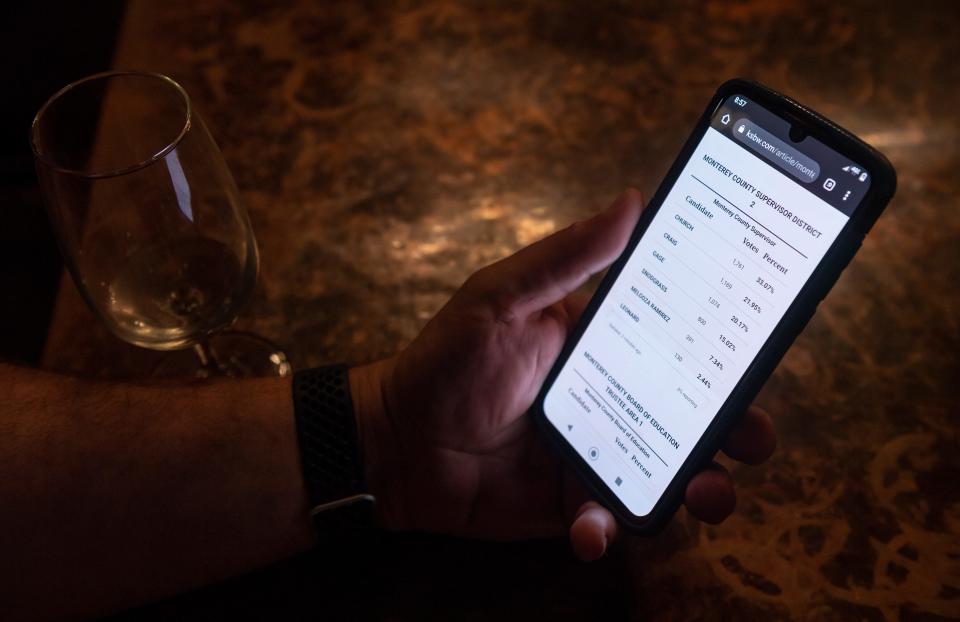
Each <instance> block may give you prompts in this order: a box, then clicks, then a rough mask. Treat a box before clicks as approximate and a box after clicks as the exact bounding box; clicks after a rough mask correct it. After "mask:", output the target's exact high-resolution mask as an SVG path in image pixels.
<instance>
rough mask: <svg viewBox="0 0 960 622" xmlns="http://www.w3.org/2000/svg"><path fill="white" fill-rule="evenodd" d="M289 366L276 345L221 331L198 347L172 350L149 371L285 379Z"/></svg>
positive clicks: (183, 375) (169, 375) (160, 374)
mask: <svg viewBox="0 0 960 622" xmlns="http://www.w3.org/2000/svg"><path fill="white" fill-rule="evenodd" d="M292 373H293V367H291V365H290V361H289V360H287V355H286V354H284V353H283V350H281V349H280V348H279V347H277V345H276V344H274V343H272V342H271V341H269V340H267V339H264V338H263V337H259V336H257V335H254V334H252V333H247V332H242V331H224V332H222V333H218V334H217V335H214V336H212V337H210V338H209V339H208V340H207V341H206V342H205V343H204V344H203V345H202V346H201V345H195V346H194V347H193V348H187V349H185V350H176V351H173V352H170V353H169V354H167V355H166V356H164V357H163V358H162V359H161V360H160V362H159V363H158V364H157V366H156V367H155V368H154V370H153V374H152V375H153V377H154V378H171V379H172V378H194V379H205V378H268V377H271V376H274V377H278V378H285V377H287V376H289V375H290V374H292Z"/></svg>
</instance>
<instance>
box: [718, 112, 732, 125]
mask: <svg viewBox="0 0 960 622" xmlns="http://www.w3.org/2000/svg"><path fill="white" fill-rule="evenodd" d="M720 123H723V124H724V125H726V124H727V123H730V115H728V114H725V115H723V116H722V117H720Z"/></svg>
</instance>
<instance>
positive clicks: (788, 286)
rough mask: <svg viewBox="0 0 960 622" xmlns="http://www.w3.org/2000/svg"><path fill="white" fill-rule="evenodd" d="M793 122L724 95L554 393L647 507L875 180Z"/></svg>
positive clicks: (596, 455)
mask: <svg viewBox="0 0 960 622" xmlns="http://www.w3.org/2000/svg"><path fill="white" fill-rule="evenodd" d="M790 128H791V125H790V123H789V122H788V121H787V120H785V119H783V118H781V117H779V116H777V115H776V114H774V113H773V112H771V111H770V110H768V109H766V108H764V107H762V106H760V105H759V104H757V103H756V102H753V101H751V100H750V99H748V98H747V97H744V96H741V95H734V96H731V97H729V98H728V99H726V100H724V101H723V102H722V103H721V105H720V106H719V107H718V108H717V110H716V111H715V112H714V113H713V115H712V117H711V120H710V124H709V127H708V128H707V129H706V133H705V134H704V135H703V137H702V138H701V139H700V142H699V144H697V146H696V148H695V150H694V152H693V155H692V157H691V158H690V159H689V160H688V161H687V162H686V164H685V165H684V167H683V169H682V172H681V173H680V175H679V176H678V177H677V179H676V182H675V183H674V184H673V186H672V187H671V188H670V189H669V191H668V193H667V194H666V196H665V199H664V200H663V202H662V204H661V205H660V208H659V210H658V212H657V213H656V215H655V216H654V218H653V219H652V221H651V222H650V224H649V226H648V228H647V230H646V231H645V233H644V234H643V237H642V238H641V239H640V241H639V243H638V244H637V246H636V247H635V249H634V250H633V252H632V253H631V255H630V256H629V258H628V259H627V261H626V263H625V265H624V267H623V269H622V271H621V272H620V274H619V276H618V277H617V279H616V281H615V282H614V284H613V285H612V287H611V289H610V291H609V292H608V294H607V296H606V297H605V299H604V300H603V302H602V303H601V304H600V306H599V307H598V309H597V311H596V314H595V315H594V317H593V319H592V321H591V322H590V324H589V326H588V327H587V328H586V329H585V331H584V333H583V334H582V336H581V337H580V339H579V341H578V342H577V343H576V345H575V346H574V348H573V350H572V353H571V354H570V356H569V358H568V359H567V361H566V364H565V365H564V366H563V368H562V369H561V370H560V372H559V373H558V375H557V377H556V379H555V381H554V383H553V384H552V385H551V387H550V389H549V390H548V392H547V393H546V395H545V398H544V406H543V409H544V412H545V415H546V417H547V420H548V421H549V422H550V423H551V424H552V425H553V426H554V427H555V428H556V429H557V430H558V431H559V432H560V434H561V435H562V436H563V437H564V438H565V439H566V440H567V442H568V443H569V444H570V445H571V447H572V448H573V449H574V450H575V451H576V452H577V453H578V454H579V455H581V456H583V458H584V460H585V463H586V464H587V465H589V467H590V468H592V469H593V470H594V471H595V472H596V474H597V475H598V476H599V477H600V479H601V480H602V481H603V482H605V483H606V485H607V487H608V488H609V489H610V490H611V491H613V493H614V494H615V495H617V497H618V498H619V499H620V500H621V501H622V503H623V504H624V505H625V506H626V508H627V509H628V510H629V511H630V512H631V513H633V514H634V515H636V516H645V515H647V514H649V513H650V511H651V510H652V509H653V507H654V505H655V504H656V503H657V501H658V500H659V499H660V497H661V496H662V495H663V493H664V491H665V489H666V488H667V486H668V485H669V484H670V482H671V480H672V479H673V478H674V477H675V476H676V474H677V472H678V471H679V469H680V467H681V465H682V464H683V463H684V461H685V460H686V458H687V457H688V456H689V454H690V452H691V450H692V449H693V448H694V446H695V445H696V444H697V442H698V440H699V439H700V437H701V436H702V435H703V433H704V431H705V430H706V429H707V427H708V426H709V425H710V423H711V422H712V421H713V419H714V418H715V416H716V415H717V413H718V411H719V410H720V408H721V406H722V405H723V404H724V402H725V401H726V400H727V398H728V397H729V395H730V393H731V392H732V391H733V389H734V387H735V386H736V385H737V383H738V381H739V380H740V378H741V376H743V374H744V373H745V372H746V370H747V369H748V367H749V366H750V364H751V363H752V362H753V360H754V358H755V357H756V356H757V353H758V352H759V351H760V350H761V348H762V347H763V345H764V343H765V342H766V341H767V339H768V338H769V336H770V334H771V333H772V332H773V330H774V328H775V327H776V326H777V324H778V323H779V322H780V321H781V320H782V318H783V317H784V314H785V312H786V311H787V309H788V307H789V306H790V304H791V303H792V302H793V300H794V298H795V297H796V296H797V294H798V293H799V292H800V290H801V289H802V288H803V286H804V284H805V283H806V281H807V279H809V278H810V276H811V274H812V273H813V272H814V270H815V269H816V267H817V265H818V264H819V262H820V261H821V260H822V259H823V257H824V255H825V254H826V252H827V250H828V249H829V247H830V245H831V244H832V243H833V242H834V240H835V239H836V238H837V235H838V234H839V233H840V231H841V229H843V227H844V225H845V224H846V223H847V221H848V220H849V218H850V216H851V215H852V214H853V211H854V210H855V208H856V206H857V205H858V204H859V202H860V201H861V200H862V199H863V197H864V195H865V194H866V192H867V189H868V188H869V186H870V174H869V172H868V171H867V170H866V169H865V168H863V167H862V166H861V165H859V164H858V163H856V162H851V161H850V160H849V159H845V158H844V156H842V155H841V154H840V153H839V152H836V151H834V150H832V149H831V148H829V147H828V146H826V145H825V144H823V143H821V142H819V141H817V140H816V139H815V138H813V137H806V138H804V139H803V140H800V141H796V140H793V139H791V137H790V133H791V132H790ZM794 138H796V136H794Z"/></svg>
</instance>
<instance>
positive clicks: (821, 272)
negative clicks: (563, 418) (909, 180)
mask: <svg viewBox="0 0 960 622" xmlns="http://www.w3.org/2000/svg"><path fill="white" fill-rule="evenodd" d="M732 95H745V96H746V97H748V98H750V99H752V100H753V101H755V102H757V103H758V104H760V105H762V106H764V107H765V108H767V109H768V110H770V111H771V112H773V113H774V114H776V115H778V116H780V117H783V118H785V119H787V120H789V121H790V122H791V123H794V124H799V125H800V126H802V127H803V128H804V129H805V130H806V132H807V133H808V134H809V135H811V136H813V137H814V138H816V139H817V140H819V141H821V142H822V143H824V144H826V145H827V146H829V147H831V148H833V149H835V150H836V151H838V152H840V153H842V154H845V155H847V156H849V157H850V158H851V160H853V161H856V162H860V163H861V164H863V165H865V166H866V168H867V170H869V171H870V174H871V176H872V182H871V185H870V188H869V190H868V191H867V194H866V196H865V197H864V198H863V201H862V202H861V203H860V205H859V206H858V207H857V209H856V210H855V211H854V214H853V216H852V217H851V218H850V220H849V221H848V222H847V224H846V225H845V226H844V228H843V229H842V230H841V232H840V234H839V235H838V236H837V239H836V240H835V241H834V242H833V244H832V245H831V246H830V248H829V249H828V250H827V252H826V254H825V255H824V257H823V259H822V260H821V262H820V265H819V266H818V267H817V269H816V270H814V272H813V274H812V275H811V276H810V278H809V279H808V280H807V282H806V284H805V285H804V286H803V288H802V289H801V290H800V292H799V293H798V294H797V297H796V299H795V300H794V301H793V304H791V305H790V307H789V308H788V309H787V311H786V313H785V314H784V317H783V319H782V320H781V321H780V323H779V324H778V325H777V326H776V328H774V330H773V331H772V333H771V334H770V337H769V339H768V340H767V342H766V343H765V344H764V346H763V347H762V348H761V349H760V351H759V353H758V354H757V356H756V358H755V359H754V361H753V363H752V364H751V365H750V366H749V367H748V368H747V371H746V372H745V373H744V375H743V376H742V377H741V378H740V381H739V382H738V383H737V385H736V386H735V387H734V389H733V391H732V392H731V394H730V396H729V397H728V398H727V401H726V402H724V404H723V405H722V406H721V407H720V410H719V411H718V413H717V416H716V417H715V418H714V420H713V421H712V422H711V423H710V425H709V426H708V427H707V430H706V432H704V434H703V436H702V437H701V438H700V440H699V441H698V442H697V444H696V445H695V446H694V448H693V449H692V450H691V452H690V455H689V456H688V457H687V459H686V460H685V461H684V463H683V464H682V465H681V467H680V469H679V470H678V472H677V475H676V476H675V477H674V479H673V481H671V482H670V484H669V485H668V486H667V489H666V490H665V492H664V494H663V496H661V497H660V500H659V501H658V502H657V503H656V505H655V506H654V508H653V510H651V512H650V514H648V515H646V516H635V515H634V514H633V513H631V512H630V511H629V510H628V509H627V508H626V506H625V505H624V504H623V503H622V502H621V501H620V500H619V499H618V498H617V496H616V494H614V493H613V492H612V491H611V490H610V488H609V487H608V486H607V485H606V484H605V483H604V482H603V481H602V480H601V479H600V477H599V476H597V475H596V474H595V473H594V472H593V470H592V469H591V468H590V467H589V466H588V465H587V463H586V462H585V461H584V459H583V458H582V457H581V456H580V455H579V454H577V453H576V452H575V451H574V450H573V448H572V447H571V446H570V445H569V444H568V443H567V441H566V439H565V438H564V437H563V436H562V435H561V434H560V432H559V431H558V430H557V429H556V428H554V427H553V425H552V424H551V423H550V422H549V421H548V420H547V418H546V415H545V413H544V410H543V400H544V398H545V397H546V394H547V391H548V390H549V389H550V387H551V386H552V385H553V383H554V382H555V380H556V378H557V374H559V372H560V369H561V368H562V367H563V365H564V364H566V362H567V359H568V358H569V357H570V354H571V351H572V350H573V348H574V346H575V344H576V343H577V342H578V341H579V339H580V337H581V336H582V335H583V332H584V330H586V327H587V326H588V325H589V323H590V322H591V321H592V320H593V317H594V315H595V314H596V312H597V309H598V308H599V306H600V303H601V302H602V301H603V300H604V298H606V296H607V294H608V292H609V291H610V288H611V287H612V286H613V283H614V282H615V281H616V279H617V277H618V276H619V275H620V272H621V270H623V267H624V265H625V264H626V261H627V259H628V258H629V257H630V255H631V254H632V253H633V250H634V248H636V246H637V244H638V243H639V241H640V238H641V237H643V234H644V233H645V232H646V230H647V227H648V226H649V224H650V222H651V221H652V220H653V217H654V216H655V215H656V213H657V212H658V211H659V209H660V207H661V205H662V204H663V201H664V200H665V198H666V196H667V193H668V192H669V191H670V189H671V188H672V187H673V185H674V183H675V182H676V180H677V178H678V177H679V175H680V173H681V171H682V170H683V167H684V165H685V164H686V162H687V160H689V159H690V156H691V155H692V154H693V152H694V150H695V149H696V146H697V144H698V143H699V142H700V139H701V138H702V137H703V135H704V134H705V133H706V131H707V128H708V127H709V125H710V119H711V117H712V115H713V113H714V112H715V111H716V110H717V108H718V107H719V106H720V104H721V103H722V102H723V101H724V100H726V99H727V98H728V97H730V96H732ZM895 189H896V172H895V171H894V169H893V167H892V166H891V165H890V163H889V162H888V161H887V159H886V158H885V157H884V156H883V154H881V153H880V152H879V151H877V150H875V149H873V148H872V147H870V146H869V145H867V144H866V143H864V142H863V141H861V140H860V139H858V138H857V137H855V136H854V135H852V134H851V133H850V132H848V131H846V130H844V129H843V128H841V127H839V126H837V125H836V124H834V123H833V122H831V121H829V120H828V119H825V118H824V117H822V116H821V115H819V114H817V113H816V112H814V111H813V110H810V109H809V108H806V107H804V106H802V105H800V104H799V103H797V102H795V101H794V100H792V99H790V98H789V97H786V96H784V95H781V94H780V93H777V92H776V91H773V90H771V89H769V88H767V87H765V86H763V85H761V84H758V83H756V82H752V81H749V80H744V79H739V78H738V79H733V80H730V81H728V82H725V83H724V84H722V85H721V86H720V88H719V89H717V92H716V93H715V94H714V96H713V98H712V99H711V100H710V103H709V104H708V106H707V108H706V110H704V112H703V114H702V115H701V116H700V119H699V120H698V122H697V125H696V126H695V128H694V131H693V133H692V134H691V135H690V137H689V138H688V139H687V141H686V143H685V144H684V146H683V149H681V151H680V154H679V155H678V156H677V159H676V160H675V161H674V163H673V164H672V165H671V167H670V170H669V171H668V172H667V175H666V177H665V178H664V180H663V182H661V184H660V187H659V188H658V189H657V191H656V193H655V194H654V195H653V197H652V199H651V200H650V202H649V204H648V206H647V208H646V209H645V210H644V212H643V215H642V216H641V217H640V221H639V222H638V223H637V226H636V228H635V229H634V231H633V233H632V234H631V236H630V240H629V242H628V243H627V247H626V249H625V250H624V251H623V253H622V254H621V255H620V257H619V258H618V259H617V260H616V261H615V262H614V263H613V264H612V265H611V266H610V269H609V271H608V272H607V274H606V276H605V277H604V279H603V281H602V282H601V283H600V286H599V287H598V289H597V291H596V293H595V294H594V295H593V298H592V299H591V300H590V303H589V305H588V306H587V308H586V310H585V312H584V314H583V316H582V317H581V319H580V322H579V323H578V324H577V326H576V327H575V328H574V329H573V331H572V333H571V334H570V336H569V337H568V338H567V342H566V344H565V345H564V348H563V350H562V351H561V353H560V356H559V358H558V359H557V361H556V363H554V365H553V368H552V369H551V370H550V373H549V374H548V375H547V379H546V381H545V382H544V384H543V387H542V388H541V389H540V393H539V395H538V396H537V399H536V401H535V402H534V404H533V408H532V413H531V414H532V415H533V418H534V420H535V421H536V422H537V424H538V425H539V427H540V428H541V429H542V430H543V432H544V433H545V434H546V436H547V437H548V438H549V439H550V440H551V441H552V443H553V445H554V446H556V447H557V448H558V449H559V451H560V452H561V453H562V454H563V456H564V459H565V460H566V462H567V464H569V465H570V466H571V467H572V468H573V470H574V471H575V472H576V473H577V474H578V475H579V476H580V478H581V479H582V480H583V481H584V482H585V483H586V484H587V486H588V487H589V488H590V490H591V491H592V492H593V493H594V494H595V495H596V497H597V499H598V500H599V501H600V502H601V503H603V504H604V505H605V506H606V507H608V508H609V509H610V510H611V511H612V512H613V513H614V515H615V516H616V517H617V520H618V521H619V522H620V524H621V525H623V526H624V527H626V528H628V529H629V530H630V531H633V532H634V533H638V534H653V533H656V532H657V531H659V530H660V529H661V528H662V527H663V526H664V525H665V524H666V523H667V522H668V521H669V520H670V518H671V517H672V516H673V514H674V513H675V512H676V511H677V509H678V508H679V506H680V503H681V502H682V501H683V496H684V490H685V489H686V486H687V483H688V482H689V481H690V479H691V478H692V477H693V475H695V474H696V473H697V472H699V471H700V470H701V469H702V468H703V467H704V466H706V465H707V464H709V463H710V461H711V460H712V459H713V457H714V455H715V454H716V453H717V450H718V449H719V448H720V445H721V444H722V442H723V439H724V438H725V437H726V435H727V433H728V431H729V430H730V428H731V427H732V426H733V425H734V424H735V423H736V422H737V421H738V420H739V419H740V417H741V416H742V415H743V413H744V412H745V411H746V408H747V406H749V405H750V403H751V402H752V401H753V400H754V398H755V397H756V395H757V393H758V392H759V391H760V389H761V388H762V387H763V385H764V383H765V382H766V381H767V378H768V377H769V376H770V374H771V373H772V372H773V370H774V368H776V366H777V364H778V363H779V362H780V360H781V359H782V358H783V356H784V354H786V352H787V349H788V348H789V347H790V345H791V344H792V343H793V341H794V339H796V337H797V335H799V334H800V332H801V331H802V330H803V328H804V327H805V326H806V325H807V322H809V320H810V318H811V317H813V314H814V312H815V311H816V308H817V305H818V304H819V303H820V301H821V300H823V298H824V297H825V296H826V295H827V292H829V291H830V288H832V287H833V284H834V283H835V282H836V281H837V279H838V278H839V276H840V273H841V272H843V269H844V268H845V267H846V266H847V264H848V263H849V262H850V260H851V259H852V258H853V256H854V254H856V252H857V250H858V249H859V248H860V244H861V242H862V241H863V237H864V236H865V235H866V233H867V232H868V231H869V230H870V228H871V227H872V226H873V223H874V222H876V220H877V218H878V217H879V216H880V213H881V212H882V211H883V209H884V207H886V205H887V203H888V202H889V200H890V199H891V197H893V194H894V191H895Z"/></svg>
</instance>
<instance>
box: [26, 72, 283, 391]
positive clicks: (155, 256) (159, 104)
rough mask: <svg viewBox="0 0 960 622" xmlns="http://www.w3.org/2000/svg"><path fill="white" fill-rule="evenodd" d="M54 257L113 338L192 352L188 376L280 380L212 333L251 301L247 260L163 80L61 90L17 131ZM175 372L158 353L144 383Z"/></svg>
mask: <svg viewBox="0 0 960 622" xmlns="http://www.w3.org/2000/svg"><path fill="white" fill-rule="evenodd" d="M30 139H31V146H32V148H33V153H34V160H35V163H36V169H37V175H38V177H39V179H40V186H41V188H42V190H43V195H44V199H45V204H46V206H47V210H48V212H49V215H50V220H51V221H52V223H53V227H54V230H55V232H56V235H57V239H58V241H59V243H60V248H61V251H62V252H63V256H64V258H65V260H66V264H67V266H68V268H69V270H70V273H71V274H72V276H73V279H74V282H75V283H76V285H77V288H78V289H79V290H80V293H81V294H82V295H83V297H84V299H85V300H86V301H87V304H89V305H90V308H91V309H93V311H94V312H95V313H96V314H97V315H98V316H99V317H100V318H101V319H102V320H103V321H104V322H105V323H106V325H107V327H108V328H109V329H110V330H111V331H112V332H113V333H114V334H116V335H117V336H118V337H120V338H121V339H123V340H125V341H127V342H129V343H132V344H135V345H138V346H142V347H144V348H151V349H155V350H178V349H186V348H192V349H193V350H194V352H196V354H197V357H196V358H193V357H189V359H188V360H189V366H190V367H191V368H192V369H191V370H190V371H192V372H193V373H194V374H195V375H197V376H199V377H207V376H211V375H228V376H249V375H279V376H285V375H288V374H289V373H290V364H289V363H288V362H287V359H286V356H284V354H283V352H281V351H280V350H279V349H278V348H276V346H274V345H273V344H271V343H269V342H268V341H266V340H264V339H262V338H259V337H256V336H254V335H250V334H248V333H239V332H226V333H224V332H221V331H223V330H224V329H225V328H227V327H229V326H230V325H231V324H232V323H233V322H234V320H236V318H237V315H238V314H239V312H240V310H241V308H242V307H243V306H244V305H245V304H246V303H247V302H248V301H249V299H250V298H251V296H252V294H253V290H254V285H255V284H256V280H257V271H258V269H259V256H258V253H257V245H256V241H255V240H254V237H253V229H252V227H251V225H250V219H249V218H248V216H247V212H246V209H245V208H244V206H243V203H242V202H241V201H240V196H239V192H238V191H237V187H236V184H235V183H234V181H233V177H232V176H231V175H230V171H229V170H228V169H227V166H226V163H225V162H224V160H223V156H222V155H221V153H220V150H219V149H218V148H217V145H216V143H215V142H214V141H213V138H212V137H211V136H210V133H209V132H208V131H207V128H206V126H205V125H204V123H203V121H202V120H201V119H200V116H199V115H198V114H197V113H196V111H195V110H193V109H192V107H191V103H190V98H189V96H188V95H187V93H186V91H184V89H183V88H182V87H181V86H180V85H179V84H177V83H176V82H175V81H173V80H172V79H170V78H168V77H167V76H164V75H160V74H156V73H145V72H136V71H114V72H106V73H100V74H96V75H93V76H90V77H87V78H84V79H82V80H79V81H77V82H74V83H72V84H69V85H67V86H66V87H64V88H63V89H61V90H60V91H59V92H58V93H56V94H55V95H53V97H51V98H50V99H49V100H48V101H47V102H46V103H45V104H44V105H43V107H42V108H41V109H40V111H39V112H38V113H37V116H36V118H35V119H34V121H33V126H32V129H31V136H30ZM184 371H187V370H185V369H184V367H183V357H180V358H179V359H178V358H177V357H166V358H165V359H164V360H163V362H161V364H160V366H159V367H158V370H157V371H156V374H157V375H161V376H170V375H177V374H179V373H183V372H184Z"/></svg>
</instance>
